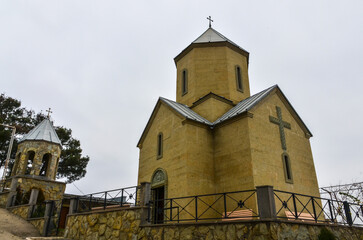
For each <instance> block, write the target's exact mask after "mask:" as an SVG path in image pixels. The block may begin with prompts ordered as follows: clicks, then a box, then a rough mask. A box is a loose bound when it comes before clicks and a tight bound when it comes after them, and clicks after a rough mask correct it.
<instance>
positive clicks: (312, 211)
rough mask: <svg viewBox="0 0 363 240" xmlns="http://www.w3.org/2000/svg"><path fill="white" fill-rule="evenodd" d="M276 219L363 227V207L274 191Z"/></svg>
mask: <svg viewBox="0 0 363 240" xmlns="http://www.w3.org/2000/svg"><path fill="white" fill-rule="evenodd" d="M274 197H275V204H276V217H277V218H280V219H286V220H298V221H303V222H315V223H318V222H320V223H328V224H340V225H349V226H352V225H355V226H363V206H362V205H359V204H354V203H348V202H346V201H344V202H343V201H337V200H333V199H328V198H320V197H313V196H308V195H304V194H297V193H292V192H287V191H280V190H274Z"/></svg>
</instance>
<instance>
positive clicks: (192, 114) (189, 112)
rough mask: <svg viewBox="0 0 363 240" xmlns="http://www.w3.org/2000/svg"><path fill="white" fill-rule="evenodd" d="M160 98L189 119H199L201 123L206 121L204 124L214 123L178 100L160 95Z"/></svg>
mask: <svg viewBox="0 0 363 240" xmlns="http://www.w3.org/2000/svg"><path fill="white" fill-rule="evenodd" d="M159 99H160V100H161V101H163V102H164V103H166V104H167V105H168V106H170V107H171V108H173V109H174V110H175V111H177V112H178V113H180V114H181V115H182V116H184V117H185V118H187V119H190V120H194V121H197V122H200V123H204V124H207V125H210V126H212V125H213V124H212V123H211V122H210V121H208V120H207V119H205V118H204V117H202V116H200V115H199V114H198V113H196V112H194V111H193V110H191V109H190V108H189V107H188V106H186V105H184V104H181V103H177V102H174V101H171V100H169V99H166V98H162V97H160V98H159Z"/></svg>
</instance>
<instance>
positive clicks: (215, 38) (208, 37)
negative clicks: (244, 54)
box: [192, 27, 246, 51]
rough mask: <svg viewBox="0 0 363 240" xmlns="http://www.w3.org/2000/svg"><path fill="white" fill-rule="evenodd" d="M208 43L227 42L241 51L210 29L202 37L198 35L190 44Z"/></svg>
mask: <svg viewBox="0 0 363 240" xmlns="http://www.w3.org/2000/svg"><path fill="white" fill-rule="evenodd" d="M208 42H229V43H230V44H232V45H234V46H236V47H238V48H240V49H243V48H241V47H240V46H238V45H237V44H235V43H234V42H232V41H231V40H229V39H228V38H226V37H225V36H223V35H222V34H221V33H219V32H217V31H216V30H215V29H213V28H211V27H210V28H208V29H207V30H206V31H205V32H204V33H203V34H202V35H200V36H199V37H198V38H197V39H195V40H194V41H193V42H192V43H208ZM243 50H244V49H243ZM244 51H246V50H244Z"/></svg>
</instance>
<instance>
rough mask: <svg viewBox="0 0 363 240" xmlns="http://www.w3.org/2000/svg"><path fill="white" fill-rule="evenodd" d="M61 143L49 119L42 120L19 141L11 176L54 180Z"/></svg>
mask: <svg viewBox="0 0 363 240" xmlns="http://www.w3.org/2000/svg"><path fill="white" fill-rule="evenodd" d="M60 154H61V142H60V140H59V138H58V136H57V133H56V132H55V130H54V127H53V125H52V123H51V122H50V120H49V119H44V120H43V121H42V122H41V123H40V124H39V125H37V126H36V127H35V128H34V129H32V130H31V131H30V132H29V133H28V134H27V135H26V136H25V137H24V138H23V139H21V141H20V144H19V146H18V150H17V153H16V159H15V164H14V166H13V170H12V176H17V175H30V176H39V177H41V178H43V179H47V180H55V178H56V174H57V169H58V163H59V157H60Z"/></svg>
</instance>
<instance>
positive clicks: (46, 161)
mask: <svg viewBox="0 0 363 240" xmlns="http://www.w3.org/2000/svg"><path fill="white" fill-rule="evenodd" d="M51 159H52V155H51V154H50V153H46V154H44V156H43V159H42V165H41V167H40V172H39V176H47V171H48V165H49V162H50V160H51Z"/></svg>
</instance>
